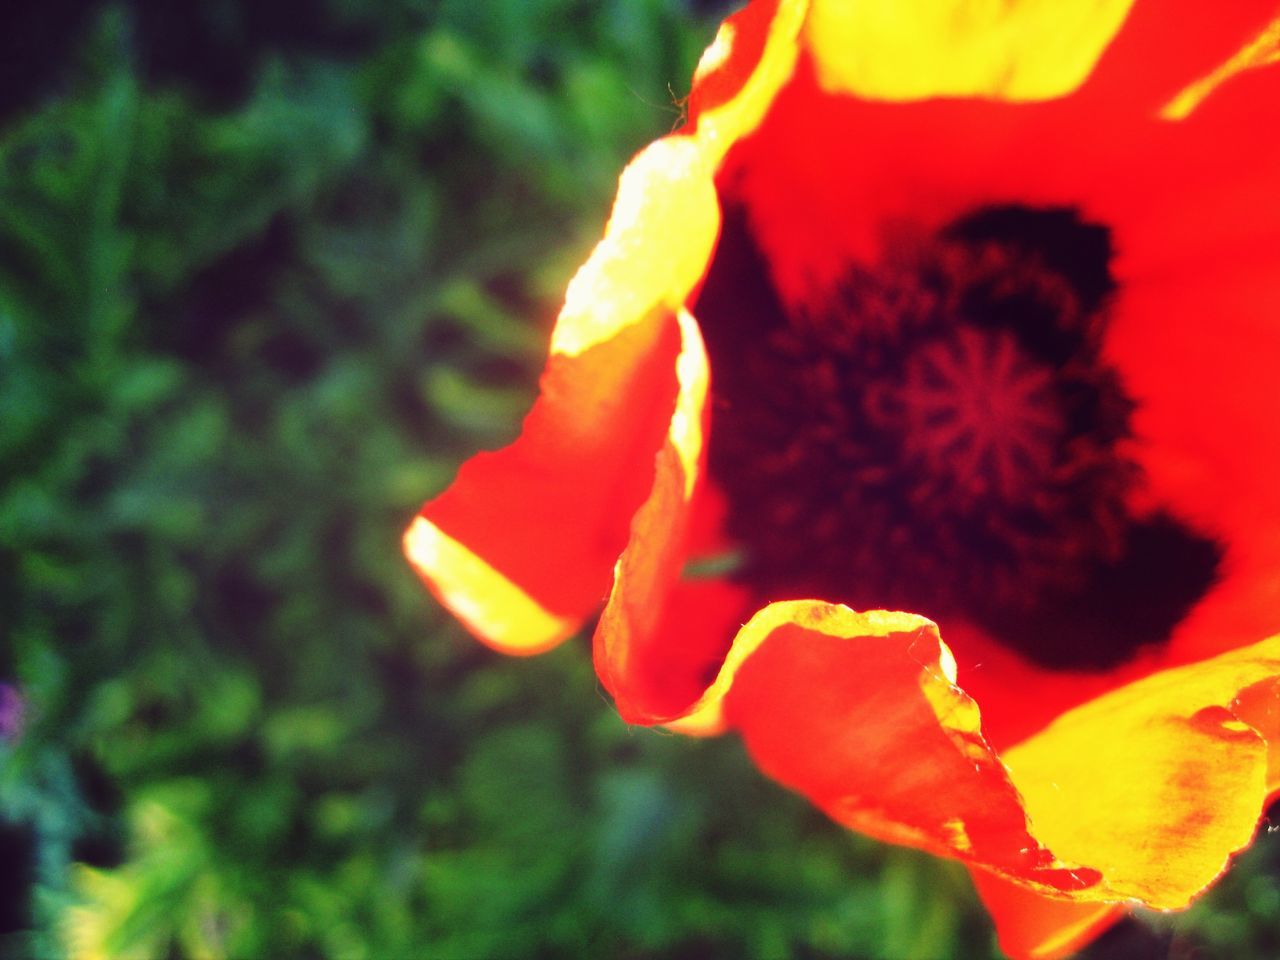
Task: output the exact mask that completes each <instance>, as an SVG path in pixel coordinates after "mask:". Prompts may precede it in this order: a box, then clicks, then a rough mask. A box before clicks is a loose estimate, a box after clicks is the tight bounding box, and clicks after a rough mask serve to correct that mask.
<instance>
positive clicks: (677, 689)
mask: <svg viewBox="0 0 1280 960" xmlns="http://www.w3.org/2000/svg"><path fill="white" fill-rule="evenodd" d="M680 329H681V333H682V337H683V349H682V351H681V355H680V359H679V363H678V375H679V382H680V395H679V399H678V401H677V404H676V409H675V413H674V414H673V416H672V417H671V423H670V429H669V431H668V436H667V443H666V445H665V446H664V447H663V449H662V450H661V452H660V453H659V454H658V458H657V470H656V472H655V473H654V475H653V486H652V489H651V490H650V493H649V497H648V499H647V500H646V501H645V503H644V505H643V506H642V507H641V508H640V509H639V511H638V512H637V513H636V515H635V519H634V520H633V522H632V526H631V537H630V541H629V543H628V544H627V549H626V551H625V552H624V553H623V554H622V556H621V557H620V558H619V560H618V564H617V568H616V570H615V572H614V584H613V590H612V592H611V593H610V595H609V602H608V604H607V605H606V606H605V609H604V612H603V613H602V614H601V616H600V624H599V626H598V627H597V628H596V634H595V640H594V652H595V663H596V672H597V673H598V674H599V676H600V679H601V682H602V683H603V684H604V685H605V688H606V689H608V690H609V692H610V693H611V694H613V696H614V699H615V701H616V703H617V706H618V710H619V712H620V713H621V714H622V717H623V719H625V720H627V721H629V722H635V723H654V722H661V721H662V720H666V719H669V718H670V717H672V716H676V715H678V714H679V713H681V712H682V711H683V710H684V708H685V707H687V706H688V705H689V703H691V702H692V701H693V700H695V699H696V698H697V696H698V695H699V694H700V693H701V692H702V689H703V688H704V687H705V686H706V682H707V676H706V675H707V673H708V672H709V671H710V672H714V670H715V668H716V667H717V666H718V664H719V658H720V656H721V655H722V654H723V652H724V646H722V641H721V640H720V639H719V638H718V637H717V636H716V633H717V632H718V631H715V630H714V629H713V628H714V627H715V625H716V624H717V623H718V622H720V621H721V620H722V619H723V617H724V616H726V615H728V616H737V615H738V613H737V608H738V606H739V605H740V604H741V601H740V600H739V599H738V598H737V594H736V591H732V592H730V591H729V588H728V587H727V585H724V586H722V587H719V588H711V592H710V593H708V588H707V587H706V586H703V587H701V588H699V587H696V586H694V585H688V586H686V587H684V588H683V590H682V591H681V592H680V594H679V596H677V597H675V598H672V597H671V592H672V589H673V587H674V586H675V584H676V581H677V580H678V578H679V576H680V572H681V570H682V568H683V567H684V563H685V559H686V557H687V556H688V551H689V546H690V538H691V534H694V533H695V532H696V531H695V529H694V527H693V525H692V520H693V517H694V511H693V509H692V508H693V505H694V503H695V498H696V496H697V494H698V492H699V483H698V481H699V474H700V472H701V465H702V457H703V431H704V421H705V407H706V400H707V390H708V386H709V383H708V378H709V371H708V369H707V355H706V351H705V349H704V347H703V344H702V337H701V334H700V333H699V332H698V325H697V323H696V321H694V319H693V318H692V317H691V316H689V315H688V314H687V313H682V314H681V315H680ZM691 614H692V616H690V615H691ZM699 626H701V627H704V628H707V630H708V632H707V633H706V634H705V635H698V634H696V633H695V632H694V630H693V628H694V627H699ZM717 646H720V647H721V649H719V650H718V651H717V650H716V649H715V647H717Z"/></svg>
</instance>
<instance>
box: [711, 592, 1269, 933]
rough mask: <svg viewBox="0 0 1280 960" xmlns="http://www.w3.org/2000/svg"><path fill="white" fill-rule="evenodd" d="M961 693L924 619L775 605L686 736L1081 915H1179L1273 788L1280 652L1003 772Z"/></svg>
mask: <svg viewBox="0 0 1280 960" xmlns="http://www.w3.org/2000/svg"><path fill="white" fill-rule="evenodd" d="M955 681H956V677H955V672H954V662H953V661H952V659H951V654H950V651H949V650H948V648H947V647H946V646H945V645H944V644H943V643H942V642H941V640H940V639H939V637H938V633H937V628H936V627H935V626H934V625H933V624H932V623H931V622H930V621H928V620H925V619H923V618H921V617H918V616H915V615H912V614H905V613H887V612H884V611H879V612H872V613H865V614H860V613H855V612H853V611H851V610H849V609H848V608H847V607H842V606H835V605H831V604H824V603H820V602H818V601H790V602H785V603H775V604H770V605H769V606H767V607H765V608H764V609H763V610H761V611H760V612H759V613H757V614H756V615H755V616H754V617H753V618H752V619H751V620H750V621H749V622H748V623H747V624H746V626H744V627H743V628H742V630H741V631H739V633H738V635H737V637H736V639H735V640H734V643H733V647H732V648H731V650H730V652H729V654H728V656H727V657H726V660H725V664H724V666H723V667H722V669H721V671H720V674H719V676H718V677H717V678H716V680H715V682H714V683H713V684H712V685H711V686H710V687H709V688H708V690H707V692H706V693H705V694H704V695H703V697H702V698H701V699H700V700H699V701H698V702H697V703H696V704H695V705H694V706H693V707H692V708H691V709H690V710H689V713H688V722H696V723H699V724H702V725H704V726H708V725H713V724H714V722H715V720H716V718H717V717H720V718H722V719H723V720H724V721H726V722H727V724H728V725H729V726H730V727H732V728H734V729H736V730H738V731H739V732H740V733H741V735H742V737H743V739H744V740H745V742H746V744H747V747H748V749H749V750H750V752H751V754H752V756H753V757H754V758H755V760H756V762H757V763H758V764H759V766H760V767H761V769H762V770H764V771H765V772H766V773H768V774H769V775H770V776H772V777H774V778H775V779H777V780H778V781H779V782H781V783H783V784H785V785H787V786H789V787H791V788H792V789H795V790H797V791H799V792H800V793H803V794H804V795H805V796H807V797H809V799H810V800H812V801H813V802H814V803H815V804H816V805H818V806H819V807H820V808H822V809H823V810H825V811H826V812H827V813H828V814H829V815H831V816H832V817H833V818H834V819H835V820H837V821H839V822H840V823H843V824H845V825H846V826H848V827H851V828H853V829H856V830H858V831H859V832H862V833H866V834H869V835H871V836H874V837H878V838H880V839H883V840H887V841H889V842H893V843H899V844H905V845H908V846H914V847H919V848H921V849H924V850H927V851H930V852H932V853H935V854H938V855H941V856H947V857H953V858H956V859H959V860H962V861H964V862H966V863H967V864H969V865H970V866H971V867H974V868H977V869H981V870H984V871H986V872H988V873H991V874H994V875H996V876H997V877H1000V878H1002V879H1003V880H1005V881H1008V882H1011V883H1013V884H1016V885H1018V886H1020V887H1022V888H1024V889H1027V890H1031V891H1033V892H1037V893H1039V894H1043V895H1048V896H1050V897H1052V898H1056V899H1058V900H1070V901H1075V902H1078V903H1118V902H1128V901H1137V902H1141V903H1145V904H1147V905H1149V906H1152V907H1155V908H1157V909H1178V908H1181V907H1185V906H1186V905H1187V903H1188V902H1189V901H1190V900H1191V898H1192V897H1194V896H1195V895H1196V894H1197V893H1198V892H1200V891H1201V890H1203V889H1204V888H1205V887H1206V886H1207V885H1208V884H1209V883H1211V882H1212V881H1213V880H1214V878H1215V877H1217V875H1218V874H1219V873H1220V872H1221V871H1222V870H1223V869H1224V867H1225V865H1226V863H1227V860H1228V858H1229V857H1230V856H1231V855H1232V854H1233V853H1235V852H1236V851H1238V850H1240V849H1242V848H1243V847H1244V846H1246V845H1247V844H1248V842H1249V841H1250V839H1251V838H1252V836H1253V834H1254V832H1255V830H1256V828H1257V824H1258V820H1259V817H1260V816H1261V813H1262V810H1263V806H1264V804H1265V802H1266V800H1267V798H1268V796H1269V795H1270V794H1271V793H1272V792H1273V791H1274V789H1275V786H1276V780H1277V771H1276V770H1275V768H1274V764H1275V759H1274V754H1275V751H1274V747H1271V748H1270V749H1269V744H1274V742H1275V740H1276V739H1277V738H1278V737H1280V706H1278V705H1277V702H1276V698H1277V697H1278V696H1280V637H1276V638H1273V639H1271V640H1268V641H1264V642H1261V643H1258V644H1254V645H1252V646H1250V647H1246V648H1244V649H1242V650H1237V651H1232V652H1231V653H1228V654H1224V655H1222V656H1220V657H1217V658H1215V659H1212V660H1208V661H1204V662H1202V663H1197V664H1191V665H1187V666H1183V667H1178V668H1174V669H1170V670H1165V671H1162V672H1160V673H1157V674H1153V675H1151V676H1147V677H1144V678H1142V679H1140V680H1137V681H1135V682H1133V683H1131V684H1128V685H1126V686H1124V687H1122V688H1120V689H1118V690H1114V691H1112V692H1110V693H1107V694H1105V695H1103V696H1101V697H1099V698H1097V699H1095V700H1092V701H1090V702H1088V703H1085V704H1083V705H1082V706H1080V707H1077V708H1076V709H1074V710H1071V711H1069V712H1067V713H1066V714H1064V715H1063V716H1061V717H1060V718H1058V720H1056V721H1055V722H1054V723H1052V724H1051V725H1050V726H1048V727H1047V728H1046V729H1045V730H1043V731H1041V732H1040V733H1038V734H1036V735H1035V736H1033V737H1031V738H1029V739H1028V740H1026V741H1024V742H1022V743H1020V744H1017V745H1015V746H1013V747H1010V748H1009V749H1008V750H1005V751H1003V752H1002V753H1001V754H999V755H997V754H996V752H995V751H994V750H993V749H992V748H991V747H990V745H989V744H988V742H987V740H986V739H985V738H984V736H983V733H982V728H981V719H980V716H979V711H978V706H977V704H976V703H975V702H974V701H973V700H972V699H971V698H970V697H969V696H968V695H967V694H966V693H965V692H964V691H963V690H961V689H960V688H959V687H958V686H957V685H956V682H955ZM1269 764H1271V765H1272V766H1271V769H1270V770H1269V769H1268V765H1269ZM988 886H990V885H988ZM990 889H991V890H994V891H996V892H995V893H992V894H991V896H992V897H993V899H999V898H1000V896H1001V891H1000V888H999V887H998V886H996V887H991V888H990ZM988 892H990V891H988ZM1004 899H1005V900H1009V901H1010V902H1013V901H1016V900H1017V899H1018V898H1017V897H1014V896H1013V895H1012V894H1010V895H1008V896H1005V897H1004ZM1028 902H1030V903H1032V904H1038V903H1039V901H1038V900H1031V901H1028ZM1103 918H1104V915H1103V913H1102V912H1097V913H1095V912H1093V911H1090V910H1085V909H1082V910H1071V909H1067V908H1065V907H1063V908H1058V907H1056V906H1052V905H1050V906H1046V907H1044V909H1043V910H1041V911H1040V916H1039V918H1038V919H1036V921H1035V923H1032V921H1031V919H1028V920H1027V922H1026V924H1025V925H1024V928H1023V929H1022V930H1021V932H1017V933H1014V932H1010V933H1009V936H1010V937H1013V938H1014V939H1021V940H1025V941H1027V942H1030V941H1034V940H1043V941H1044V943H1045V944H1049V945H1052V944H1054V943H1057V944H1058V945H1059V946H1061V945H1062V944H1063V943H1066V942H1068V941H1071V942H1075V941H1074V939H1073V938H1074V937H1077V936H1078V937H1084V936H1085V932H1086V930H1094V931H1096V929H1097V925H1098V924H1101V923H1102V922H1103ZM1006 926H1007V924H1006ZM1055 926H1056V927H1060V928H1061V930H1059V931H1058V932H1057V933H1055V932H1054V928H1055ZM1072 931H1074V932H1072ZM1045 949H1046V950H1047V949H1048V946H1046V947H1045ZM1029 955H1030V954H1029Z"/></svg>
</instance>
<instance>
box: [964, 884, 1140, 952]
mask: <svg viewBox="0 0 1280 960" xmlns="http://www.w3.org/2000/svg"><path fill="white" fill-rule="evenodd" d="M971 873H972V876H973V885H974V887H976V888H977V890H978V896H980V897H981V898H982V903H983V905H984V906H985V907H986V908H987V912H988V913H990V914H991V919H992V921H993V922H994V923H995V926H996V936H997V937H998V938H999V940H1000V949H1001V950H1002V951H1004V953H1005V954H1007V955H1008V956H1009V957H1010V958H1011V960H1054V958H1055V957H1065V956H1067V955H1068V954H1070V953H1074V952H1075V951H1076V950H1079V949H1080V948H1081V947H1083V946H1084V945H1085V944H1087V943H1089V942H1090V941H1092V940H1093V939H1094V938H1095V937H1097V936H1098V935H1099V934H1101V933H1102V932H1103V931H1105V930H1106V929H1107V928H1108V927H1110V926H1111V925H1112V924H1113V923H1115V922H1116V921H1117V920H1119V919H1120V918H1122V917H1123V916H1124V915H1125V913H1126V912H1127V911H1126V909H1125V907H1124V906H1122V905H1120V904H1116V903H1087V902H1085V903H1082V902H1079V901H1072V900H1062V899H1058V898H1055V897H1047V896H1044V895H1043V894H1040V893H1037V892H1035V891H1034V890H1028V889H1027V888H1026V887H1021V886H1018V885H1017V884H1013V883H1010V882H1009V881H1008V880H1004V879H1002V878H1000V877H997V876H996V875H995V874H992V873H987V872H986V871H985V870H972V871H971Z"/></svg>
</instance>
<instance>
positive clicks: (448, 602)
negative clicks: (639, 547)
mask: <svg viewBox="0 0 1280 960" xmlns="http://www.w3.org/2000/svg"><path fill="white" fill-rule="evenodd" d="M678 350H679V335H678V332H677V330H676V326H675V323H674V322H673V321H671V320H670V318H669V316H668V315H665V314H663V313H660V312H659V313H654V314H653V315H652V316H650V317H648V318H647V319H645V320H643V321H641V322H639V323H633V324H631V325H630V326H628V327H626V328H625V329H623V330H622V331H620V332H618V333H617V334H615V335H614V336H613V338H612V339H610V340H607V341H605V342H602V343H598V344H595V345H594V346H592V347H590V348H588V349H586V350H584V351H583V352H582V353H580V354H578V355H576V356H564V355H558V354H557V355H553V356H552V357H551V359H550V361H549V362H548V364H547V369H546V371H545V373H544V374H543V377H542V395H541V397H540V398H539V399H538V402H537V404H536V405H535V406H534V409H533V411H532V412H531V413H530V414H529V417H528V418H527V419H526V421H525V425H524V431H523V432H522V434H521V435H520V437H519V439H517V440H516V442H515V443H513V444H512V445H511V446H509V447H506V448H504V449H502V450H499V451H497V452H495V453H482V454H479V455H478V456H475V457H473V458H472V459H471V460H470V461H468V462H467V463H466V464H464V465H463V468H462V470H461V471H460V472H459V474H458V477H457V479H456V480H455V481H454V483H453V485H452V486H450V487H449V489H447V490H446V491H445V492H444V493H443V494H441V495H440V496H439V497H437V498H436V499H434V500H432V501H430V502H429V503H427V504H426V506H424V507H423V508H422V512H421V514H420V515H419V516H418V518H417V519H416V520H415V521H414V523H413V525H412V526H410V528H409V530H408V532H407V533H406V535H405V550H406V553H407V555H408V557H409V560H410V561H411V562H412V563H413V565H414V567H415V568H416V569H417V570H418V572H419V574H420V575H421V576H422V578H423V579H424V581H425V582H426V583H427V585H428V587H430V588H431V589H432V591H433V592H434V593H435V594H436V596H437V597H438V598H439V599H440V601H441V602H442V603H443V604H444V605H445V606H446V607H448V608H449V609H450V610H451V611H453V612H454V613H455V614H456V615H457V616H458V618H459V619H461V620H462V621H463V622H464V623H465V624H466V625H467V626H468V627H469V628H470V629H471V630H472V632H473V633H475V634H476V635H477V636H478V637H479V638H480V639H481V640H483V641H485V642H486V643H488V644H490V645H491V646H493V647H495V648H497V649H500V650H504V651H506V652H509V653H536V652H538V651H539V650H543V649H546V648H547V647H548V646H551V645H554V644H555V643H557V642H559V641H560V640H562V639H564V638H565V637H566V636H568V635H570V634H571V633H573V632H574V631H575V630H576V629H577V627H578V625H579V624H580V623H581V620H582V618H583V617H585V616H586V615H588V614H589V613H590V612H591V611H592V610H593V609H595V607H596V606H597V605H598V604H599V603H600V600H601V598H602V597H603V596H604V595H605V594H606V593H607V591H608V588H609V572H610V570H611V568H612V566H613V563H614V561H615V560H616V559H617V557H618V554H619V553H621V552H622V550H623V548H624V547H625V546H626V542H627V533H628V528H629V523H630V520H631V515H632V514H633V513H634V512H635V510H636V508H637V507H638V506H639V505H640V503H641V501H642V500H643V499H644V497H645V495H646V492H647V487H648V483H647V477H646V474H649V473H651V472H652V464H653V458H654V455H655V452H656V451H657V450H658V449H659V448H660V446H661V445H662V442H663V436H664V434H665V433H666V430H667V428H668V425H669V422H670V419H671V411H672V410H673V408H674V406H675V396H676V393H677V386H676V377H675V360H676V356H677V353H678Z"/></svg>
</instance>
